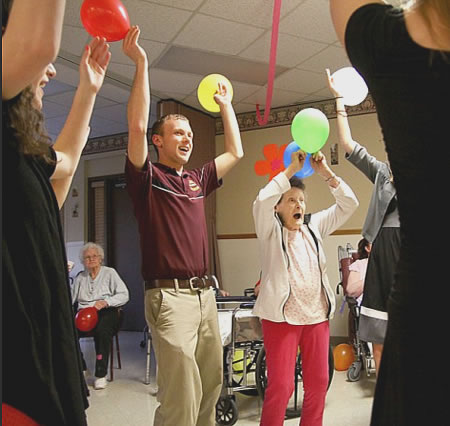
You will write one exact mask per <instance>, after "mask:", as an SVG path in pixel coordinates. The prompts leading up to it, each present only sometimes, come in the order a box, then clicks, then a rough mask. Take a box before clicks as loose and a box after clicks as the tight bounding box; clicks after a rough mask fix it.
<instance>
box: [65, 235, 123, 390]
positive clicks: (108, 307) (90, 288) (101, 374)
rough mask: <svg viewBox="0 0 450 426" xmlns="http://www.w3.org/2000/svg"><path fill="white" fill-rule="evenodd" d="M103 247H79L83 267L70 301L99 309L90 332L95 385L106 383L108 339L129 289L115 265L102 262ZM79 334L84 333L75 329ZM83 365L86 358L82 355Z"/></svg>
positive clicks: (95, 245) (88, 245)
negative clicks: (105, 264) (94, 356)
mask: <svg viewBox="0 0 450 426" xmlns="http://www.w3.org/2000/svg"><path fill="white" fill-rule="evenodd" d="M103 258H104V251H103V248H102V247H101V246H99V245H98V244H94V243H87V244H85V245H84V246H83V248H82V249H81V251H80V260H81V262H82V263H83V264H84V268H85V269H84V271H83V272H81V273H80V274H78V276H77V277H76V278H75V282H74V283H73V286H72V301H73V303H78V308H77V309H78V310H80V309H83V308H87V307H92V306H93V307H95V308H96V309H97V310H98V323H97V326H96V327H95V328H94V329H93V330H92V331H91V332H89V333H90V334H89V335H93V336H94V342H95V352H96V355H97V356H96V362H95V377H96V380H95V382H94V388H95V389H104V388H105V387H106V385H107V381H106V374H107V368H108V359H109V352H110V345H111V339H112V337H113V336H114V334H115V333H116V332H117V330H118V328H119V314H118V307H120V306H122V305H124V304H125V303H127V302H128V300H129V294H128V289H127V287H126V285H125V283H124V282H123V281H122V279H121V278H120V276H119V274H118V273H117V272H116V270H115V269H113V268H109V267H107V266H103V265H102V263H103ZM78 334H79V337H85V336H86V333H83V332H82V331H79V332H78ZM83 369H84V370H85V371H86V370H87V367H86V362H85V360H84V359H83Z"/></svg>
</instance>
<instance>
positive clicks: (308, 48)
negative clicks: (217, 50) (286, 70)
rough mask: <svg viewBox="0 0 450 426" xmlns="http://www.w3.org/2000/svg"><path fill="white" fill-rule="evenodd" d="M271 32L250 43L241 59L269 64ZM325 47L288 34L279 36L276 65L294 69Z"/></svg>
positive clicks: (241, 54)
mask: <svg viewBox="0 0 450 426" xmlns="http://www.w3.org/2000/svg"><path fill="white" fill-rule="evenodd" d="M271 37H272V33H271V32H266V34H264V36H263V37H261V38H259V39H258V40H256V41H255V42H254V43H252V44H251V45H250V46H249V47H248V48H247V49H245V50H244V51H243V52H241V53H240V54H239V56H241V57H243V58H249V59H253V60H257V61H263V62H267V63H269V60H270V47H271ZM326 46H327V45H326V44H323V43H318V42H315V41H311V40H305V39H302V38H299V37H295V36H292V35H289V34H279V36H278V46H277V62H276V63H277V65H283V66H286V67H294V66H295V65H297V64H299V63H301V62H302V61H304V60H305V59H306V58H309V57H311V56H313V55H315V54H316V53H318V52H319V51H321V50H323V49H324V48H325V47H326Z"/></svg>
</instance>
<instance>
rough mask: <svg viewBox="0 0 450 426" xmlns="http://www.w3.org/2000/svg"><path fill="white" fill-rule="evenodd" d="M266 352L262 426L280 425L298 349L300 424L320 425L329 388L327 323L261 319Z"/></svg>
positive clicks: (288, 397)
mask: <svg viewBox="0 0 450 426" xmlns="http://www.w3.org/2000/svg"><path fill="white" fill-rule="evenodd" d="M262 327H263V334H264V347H265V349H266V365H267V389H266V392H265V397H264V404H263V409H262V415H261V423H260V425H261V426H282V425H283V422H284V415H285V412H286V408H287V405H288V402H289V399H290V397H291V395H292V393H293V391H294V372H295V361H296V358H297V350H298V348H299V347H300V351H301V354H302V374H303V388H304V399H303V407H302V414H301V420H300V425H301V426H322V417H323V410H324V407H325V396H326V393H327V387H328V351H329V344H330V329H329V323H328V321H324V322H321V323H319V324H313V325H290V324H288V323H287V322H281V323H280V322H272V321H268V320H262Z"/></svg>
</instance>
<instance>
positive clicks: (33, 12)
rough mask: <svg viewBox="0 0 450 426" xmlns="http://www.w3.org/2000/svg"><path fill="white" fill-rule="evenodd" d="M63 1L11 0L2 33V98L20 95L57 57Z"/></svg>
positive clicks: (62, 16)
mask: <svg viewBox="0 0 450 426" xmlns="http://www.w3.org/2000/svg"><path fill="white" fill-rule="evenodd" d="M65 3H66V2H65V0H39V2H30V1H29V0H14V3H13V5H12V8H11V11H10V15H9V19H8V23H7V25H6V29H5V32H4V34H3V36H2V53H3V55H2V99H5V100H6V99H11V98H13V97H14V96H16V95H17V94H19V93H20V92H21V91H22V90H23V89H24V88H25V87H27V86H28V85H29V84H30V83H31V82H32V81H33V79H35V78H36V76H37V75H38V74H39V73H41V72H43V70H44V69H45V68H46V67H47V65H48V64H49V63H50V62H53V61H54V59H55V58H56V55H57V54H58V51H59V45H60V42H61V32H62V24H63V18H64V8H65ZM3 13H5V11H3Z"/></svg>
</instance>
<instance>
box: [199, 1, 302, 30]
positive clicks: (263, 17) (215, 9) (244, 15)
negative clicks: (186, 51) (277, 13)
mask: <svg viewBox="0 0 450 426" xmlns="http://www.w3.org/2000/svg"><path fill="white" fill-rule="evenodd" d="M303 1H304V0H284V1H283V2H282V4H281V16H285V15H286V14H288V13H289V12H291V11H292V9H293V8H295V7H297V6H298V5H299V4H300V3H302V2H303ZM273 5H274V2H273V1H267V0H228V1H227V2H226V7H224V2H223V0H208V1H206V2H205V4H204V5H202V7H201V8H200V10H199V11H200V12H201V13H204V14H206V15H212V16H216V17H218V18H223V19H228V20H230V21H234V22H240V23H243V24H248V23H251V25H254V26H256V27H262V28H266V29H267V28H271V27H272V21H273ZM255 11H258V12H257V13H255Z"/></svg>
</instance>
